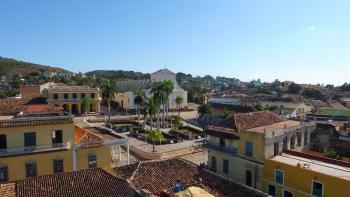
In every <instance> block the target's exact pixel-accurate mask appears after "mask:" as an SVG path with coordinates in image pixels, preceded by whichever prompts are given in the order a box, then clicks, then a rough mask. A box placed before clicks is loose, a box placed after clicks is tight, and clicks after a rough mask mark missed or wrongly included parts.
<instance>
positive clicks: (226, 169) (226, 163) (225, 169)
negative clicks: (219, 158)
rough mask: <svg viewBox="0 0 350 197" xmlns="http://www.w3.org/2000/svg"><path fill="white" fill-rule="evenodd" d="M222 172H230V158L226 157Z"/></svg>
mask: <svg viewBox="0 0 350 197" xmlns="http://www.w3.org/2000/svg"><path fill="white" fill-rule="evenodd" d="M222 172H223V173H225V174H228V160H226V159H224V162H223V166H222Z"/></svg>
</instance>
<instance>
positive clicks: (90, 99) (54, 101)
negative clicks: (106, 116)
mask: <svg viewBox="0 0 350 197" xmlns="http://www.w3.org/2000/svg"><path fill="white" fill-rule="evenodd" d="M101 100H102V98H101V97H97V98H89V101H90V102H94V101H101ZM83 101H84V99H83V98H66V99H64V98H63V99H46V102H48V103H64V102H83Z"/></svg>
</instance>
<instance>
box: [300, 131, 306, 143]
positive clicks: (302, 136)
mask: <svg viewBox="0 0 350 197" xmlns="http://www.w3.org/2000/svg"><path fill="white" fill-rule="evenodd" d="M304 135H305V131H304V132H301V147H304Z"/></svg>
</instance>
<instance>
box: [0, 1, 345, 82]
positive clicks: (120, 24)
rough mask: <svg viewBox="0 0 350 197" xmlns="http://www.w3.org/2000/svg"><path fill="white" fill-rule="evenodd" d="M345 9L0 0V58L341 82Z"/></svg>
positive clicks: (71, 66)
mask: <svg viewBox="0 0 350 197" xmlns="http://www.w3.org/2000/svg"><path fill="white" fill-rule="evenodd" d="M349 10H350V1H348V0H343V1H340V0H328V1H323V0H283V1H281V0H255V1H254V0H240V1H238V0H227V1H224V0H215V1H213V0H174V1H168V0H125V1H117V0H111V1H89V0H81V1H78V0H66V1H64V0H60V1H58V0H57V1H47V0H41V1H40V0H32V1H27V0H22V1H18V0H1V1H0V32H1V33H0V56H4V57H11V58H16V59H20V60H25V61H30V62H34V63H40V64H45V65H54V66H60V67H63V68H66V69H68V70H72V71H76V72H77V71H82V72H86V71H90V70H95V69H105V70H106V69H113V70H118V69H123V70H134V71H142V72H152V71H155V70H157V69H160V68H164V67H168V68H169V69H171V70H173V71H175V72H186V73H191V74H193V75H201V76H202V75H206V74H210V75H213V76H217V75H221V76H228V77H236V78H239V79H241V80H244V81H249V80H251V79H253V78H255V79H256V78H261V79H262V80H263V81H272V80H274V79H276V78H279V79H281V80H295V81H297V82H300V83H320V84H327V83H333V84H342V83H344V82H345V81H348V82H349V81H350V12H349Z"/></svg>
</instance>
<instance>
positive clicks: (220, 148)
mask: <svg viewBox="0 0 350 197" xmlns="http://www.w3.org/2000/svg"><path fill="white" fill-rule="evenodd" d="M204 147H205V148H207V149H210V150H214V151H219V152H222V153H225V154H228V155H237V148H233V147H230V148H229V147H225V146H219V145H216V144H213V143H210V142H205V143H204Z"/></svg>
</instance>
